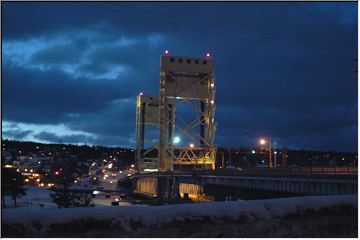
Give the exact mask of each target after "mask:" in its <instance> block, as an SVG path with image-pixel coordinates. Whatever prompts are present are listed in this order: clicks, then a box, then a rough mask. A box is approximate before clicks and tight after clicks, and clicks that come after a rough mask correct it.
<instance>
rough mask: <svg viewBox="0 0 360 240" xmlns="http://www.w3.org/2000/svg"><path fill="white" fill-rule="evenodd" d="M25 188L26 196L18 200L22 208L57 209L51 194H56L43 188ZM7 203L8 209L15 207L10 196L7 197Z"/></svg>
mask: <svg viewBox="0 0 360 240" xmlns="http://www.w3.org/2000/svg"><path fill="white" fill-rule="evenodd" d="M25 188H27V191H26V195H25V196H23V197H21V198H17V200H16V201H17V205H18V206H19V207H20V208H22V207H26V208H28V207H32V208H33V207H40V205H42V206H43V207H45V208H56V204H55V203H53V201H52V199H51V197H50V194H51V193H54V192H52V191H50V190H48V189H47V188H42V187H34V186H26V187H25ZM5 202H6V206H7V207H8V208H12V207H13V206H14V205H13V200H12V198H11V197H10V196H5Z"/></svg>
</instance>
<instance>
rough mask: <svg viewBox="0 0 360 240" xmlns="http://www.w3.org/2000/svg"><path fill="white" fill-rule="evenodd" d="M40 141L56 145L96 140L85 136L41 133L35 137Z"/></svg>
mask: <svg viewBox="0 0 360 240" xmlns="http://www.w3.org/2000/svg"><path fill="white" fill-rule="evenodd" d="M34 137H35V138H37V139H38V140H41V141H45V142H55V143H59V142H61V143H89V142H94V138H93V137H90V136H88V135H84V134H71V135H57V134H55V133H51V132H40V133H38V134H36V135H35V136H34Z"/></svg>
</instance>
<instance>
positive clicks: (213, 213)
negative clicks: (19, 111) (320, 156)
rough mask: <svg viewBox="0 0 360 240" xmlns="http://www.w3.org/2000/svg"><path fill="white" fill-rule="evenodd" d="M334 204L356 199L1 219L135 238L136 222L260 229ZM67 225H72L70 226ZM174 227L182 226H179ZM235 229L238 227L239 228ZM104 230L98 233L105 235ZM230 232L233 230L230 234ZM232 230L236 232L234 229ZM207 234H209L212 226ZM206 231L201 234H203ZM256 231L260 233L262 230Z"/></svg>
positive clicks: (15, 214)
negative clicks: (101, 224) (97, 226)
mask: <svg viewBox="0 0 360 240" xmlns="http://www.w3.org/2000/svg"><path fill="white" fill-rule="evenodd" d="M335 205H338V206H339V205H350V206H353V207H356V208H357V196H356V195H342V196H307V197H293V198H281V199H266V200H251V201H232V202H212V203H203V204H178V205H164V206H151V207H150V206H140V205H136V206H120V207H119V206H116V207H115V206H114V207H101V206H100V207H96V208H67V209H40V208H37V209H36V208H29V209H24V208H17V209H4V210H3V218H2V219H3V223H5V224H11V223H21V224H23V225H24V226H29V228H31V224H32V223H33V222H38V223H40V225H41V227H42V228H43V229H48V228H49V227H50V229H52V228H53V225H52V224H67V223H68V224H70V222H71V221H73V220H76V219H84V218H85V219H86V218H87V219H89V218H91V219H97V221H102V220H104V221H105V220H109V221H110V222H111V224H112V225H116V226H117V228H116V229H119V230H116V231H120V230H122V231H125V232H128V233H131V234H132V235H131V234H130V235H129V236H141V234H140V235H136V234H139V233H135V235H134V231H135V230H134V229H133V226H134V223H136V226H140V227H136V229H138V228H139V229H142V231H143V232H144V231H145V232H146V231H148V232H149V231H150V232H151V231H152V229H155V228H157V229H159V228H160V229H161V228H163V227H167V228H169V226H170V227H171V228H174V225H173V223H176V224H179V223H181V222H184V223H186V222H187V223H189V221H190V225H191V226H189V227H190V228H193V227H194V226H193V224H194V223H192V221H194V222H195V223H200V224H201V227H202V228H204V227H205V228H206V224H207V223H206V222H207V221H208V222H209V224H210V225H208V226H207V228H209V226H212V225H211V224H214V226H216V227H226V226H230V225H231V226H232V227H234V226H236V225H234V223H236V224H239V221H241V224H245V223H246V224H248V223H251V224H255V225H256V226H257V227H259V226H260V225H259V226H258V224H260V223H264V224H272V223H275V222H276V221H279V219H282V218H283V217H285V216H288V215H291V214H301V213H304V212H306V211H309V210H310V211H315V212H316V211H319V210H321V209H324V208H331V207H334V206H335ZM339 214H340V215H339V218H336V219H340V218H341V217H345V218H346V217H347V216H346V215H345V216H341V212H340V213H339ZM324 218H325V219H326V216H324ZM239 219H240V220H239ZM197 221H198V222H197ZM199 221H200V222H199ZM224 221H225V222H229V224H230V225H229V224H228V225H226V224H225V222H224ZM316 221H318V220H316ZM215 223H216V224H215ZM76 224H79V221H77V222H76ZM111 224H110V225H111ZM219 224H220V225H219ZM224 224H225V225H224ZM310 224H311V223H310ZM329 224H330V223H329ZM50 225H52V226H50ZM110 225H109V227H110ZM67 226H73V224H72V223H71V224H70V225H67ZM177 226H181V224H180V225H177ZM238 226H239V227H241V225H238ZM251 226H252V225H251ZM105 230H106V229H104V230H101V231H104V232H106V231H105ZM233 230H234V229H232V230H231V231H233ZM235 230H236V231H238V230H237V229H235ZM244 230H245V229H244ZM136 231H138V230H136ZM206 231H212V229H211V227H210V229H208V230H206ZM206 231H205V232H204V234H205V235H206ZM214 231H216V230H214ZM229 231H230V230H229ZM254 231H257V230H254ZM259 231H261V229H260V230H259ZM169 232H171V231H169ZM209 233H210V232H209ZM169 234H170V233H169ZM195 236H199V235H195ZM200 236H201V235H200Z"/></svg>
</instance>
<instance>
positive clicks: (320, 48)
mask: <svg viewBox="0 0 360 240" xmlns="http://www.w3.org/2000/svg"><path fill="white" fill-rule="evenodd" d="M89 6H91V5H89ZM122 7H124V5H122ZM125 7H127V8H130V9H133V10H134V9H135V10H137V11H143V9H140V8H135V7H130V6H125ZM101 9H103V10H109V11H114V9H108V8H104V7H101ZM173 9H174V8H173ZM118 10H119V11H121V10H123V9H118ZM118 10H116V11H118ZM146 11H149V10H148V9H146ZM181 11H184V10H181ZM185 12H190V11H185ZM127 14H130V13H127ZM130 15H131V14H130ZM132 15H133V16H136V17H143V18H149V17H148V16H143V15H134V14H132ZM156 15H160V16H161V15H162V16H166V17H173V16H172V15H169V14H164V13H158V12H157V13H156ZM202 15H204V14H200V13H199V14H198V13H196V16H202ZM205 16H207V17H210V18H211V19H212V20H214V19H215V18H216V17H214V16H210V15H205ZM176 18H177V19H181V20H186V21H190V23H191V25H199V24H200V25H201V26H202V27H205V28H209V27H211V26H213V25H211V24H209V23H208V22H207V23H205V24H201V22H199V20H198V19H197V20H193V19H188V18H184V17H183V16H176ZM151 19H152V20H157V21H164V20H160V19H156V18H151ZM221 20H222V21H224V20H223V19H221ZM166 21H167V23H169V19H167V20H166ZM224 22H226V23H230V24H234V23H232V22H230V21H226V20H225V21H224ZM174 23H176V24H178V23H179V22H178V21H175V22H174ZM237 25H242V26H246V25H244V24H241V23H237ZM215 27H216V29H218V28H219V27H220V29H221V30H229V31H230V32H231V33H235V34H241V35H243V34H245V35H248V36H250V37H253V38H254V37H260V38H261V40H263V39H267V40H270V41H273V42H276V43H278V44H279V43H282V44H283V45H286V46H288V47H294V46H293V45H289V43H288V42H281V41H279V35H281V34H282V33H280V32H274V31H273V32H274V33H276V37H275V38H274V36H271V37H269V35H268V36H266V35H261V34H259V33H251V34H250V33H246V32H245V33H244V32H239V28H235V29H234V28H229V27H226V26H224V25H223V24H222V25H221V26H215ZM236 27H237V26H236ZM247 27H248V28H249V26H247ZM252 28H254V26H252ZM257 28H258V29H262V31H264V30H265V31H267V32H271V31H269V30H268V29H264V28H259V27H257ZM215 32H218V31H215ZM222 33H228V34H229V32H222ZM296 38H299V39H303V40H305V41H308V42H309V40H308V39H306V38H303V37H302V38H301V37H296ZM280 39H281V38H280ZM287 40H290V41H293V43H295V44H296V45H298V46H300V47H303V48H313V49H317V50H325V51H330V52H329V53H333V54H336V55H343V56H346V57H348V55H347V53H342V52H339V51H338V48H333V49H330V48H329V47H326V46H325V47H324V46H323V45H324V44H323V43H321V46H316V47H315V46H311V45H308V46H306V45H305V46H304V45H303V43H301V42H299V41H297V42H296V39H289V38H287ZM294 41H295V42H294ZM312 43H314V41H312ZM290 44H291V43H290ZM334 50H335V51H334Z"/></svg>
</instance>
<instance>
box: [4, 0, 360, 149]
mask: <svg viewBox="0 0 360 240" xmlns="http://www.w3.org/2000/svg"><path fill="white" fill-rule="evenodd" d="M2 14H3V15H2V18H3V19H2V20H3V21H2V30H3V32H2V34H3V35H2V36H3V45H2V57H3V58H2V60H3V62H2V93H3V95H2V108H3V111H2V113H3V116H2V117H3V119H2V120H3V122H2V127H3V132H2V133H3V138H10V139H18V140H34V141H42V142H59V141H60V140H61V141H62V142H64V143H80V144H83V143H85V142H86V143H88V144H96V145H107V146H129V147H133V146H134V134H135V98H136V95H137V94H138V93H139V92H140V91H144V92H145V93H146V94H148V95H157V94H158V92H159V56H160V55H161V54H162V53H163V51H164V50H165V49H169V50H170V51H171V53H172V54H173V55H182V56H184V55H189V56H203V55H204V54H205V53H206V52H208V51H209V52H211V53H212V55H213V57H214V61H215V64H216V87H217V92H216V106H217V107H216V121H217V122H218V124H219V126H218V130H217V132H216V143H217V144H218V145H221V146H233V147H240V146H253V145H255V144H256V141H257V139H258V138H259V137H261V136H271V137H272V139H273V141H276V143H277V145H278V146H287V147H290V148H297V149H301V148H304V149H318V150H341V151H356V149H357V129H358V128H357V106H358V105H357V89H358V86H357V73H355V70H356V66H355V61H354V58H355V57H357V42H358V40H357V3H349V2H347V3H305V2H304V3H280V2H278V3H241V2H238V3H185V2H183V3H151V2H150V3H129V2H127V3H120V2H108V3H10V2H6V3H2Z"/></svg>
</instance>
